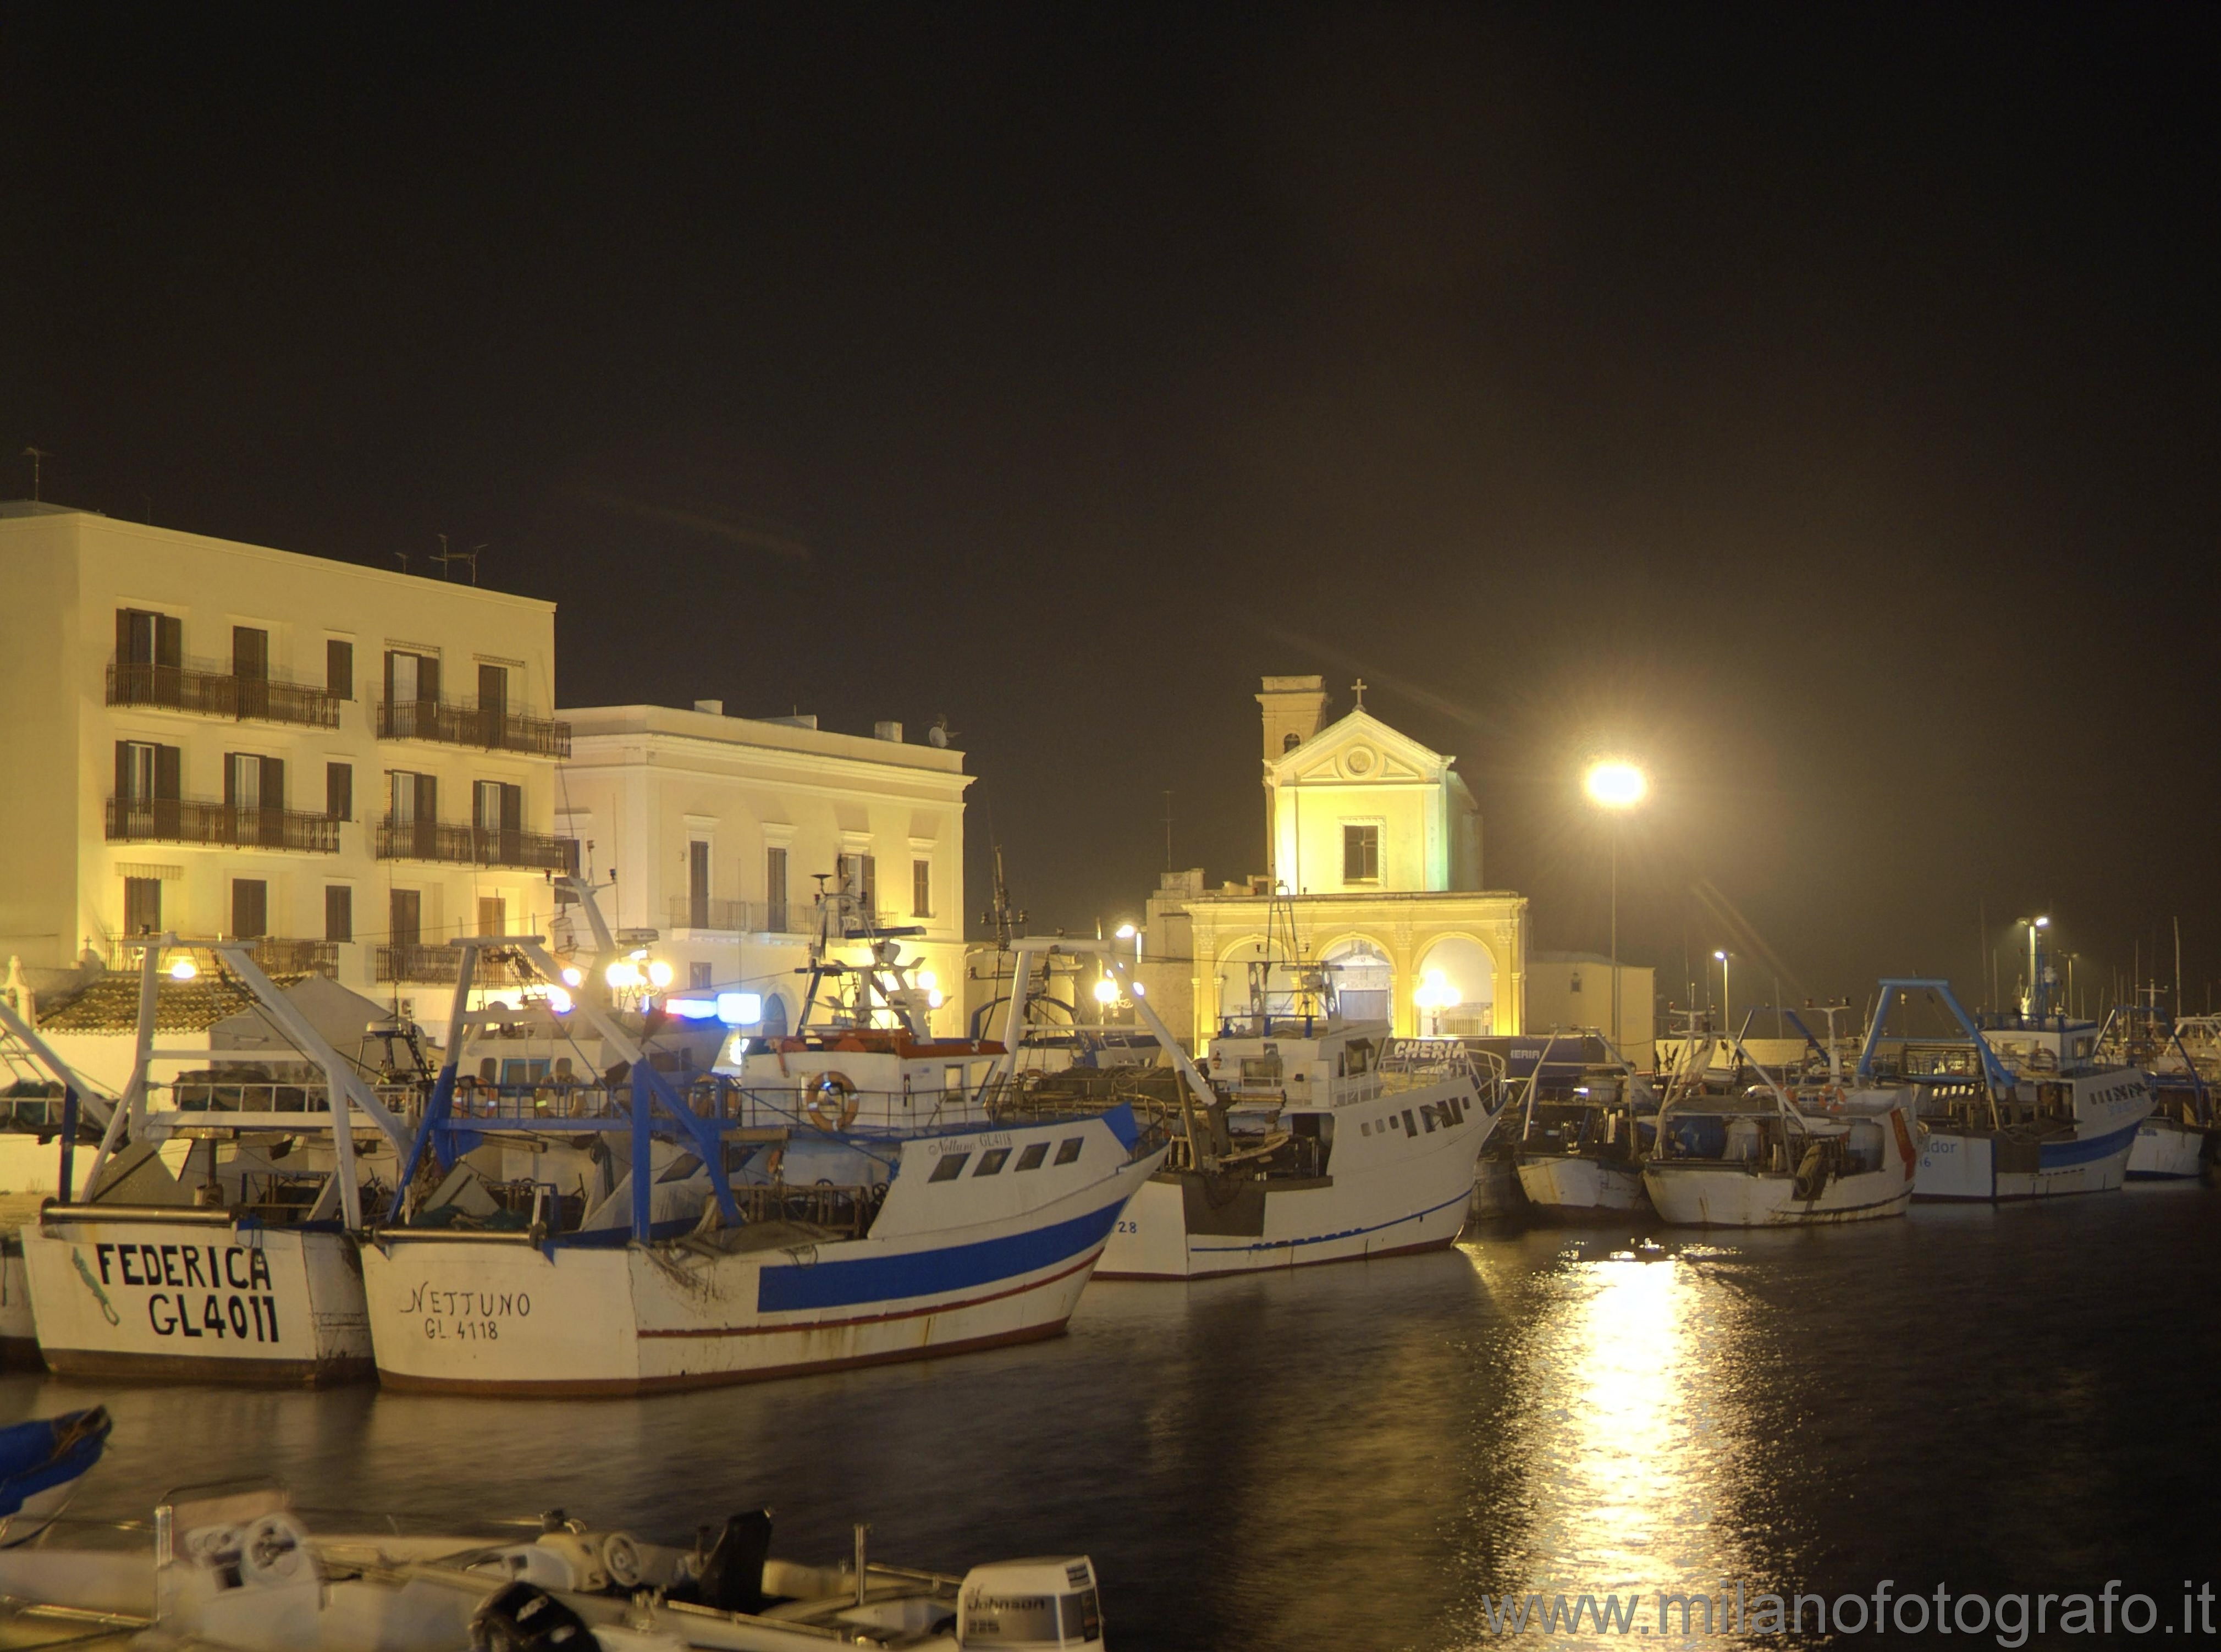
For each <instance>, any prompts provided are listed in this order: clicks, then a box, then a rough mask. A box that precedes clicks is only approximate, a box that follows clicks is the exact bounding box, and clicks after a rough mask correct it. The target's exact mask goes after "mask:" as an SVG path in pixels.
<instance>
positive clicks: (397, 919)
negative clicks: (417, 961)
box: [385, 889, 424, 947]
mask: <svg viewBox="0 0 2221 1652" xmlns="http://www.w3.org/2000/svg"><path fill="white" fill-rule="evenodd" d="M385 938H386V940H387V941H389V942H391V943H392V944H393V945H395V946H397V947H415V946H421V945H422V944H423V940H424V892H423V891H422V890H421V889H397V890H395V891H393V892H392V893H391V895H389V896H388V897H387V898H386V920H385Z"/></svg>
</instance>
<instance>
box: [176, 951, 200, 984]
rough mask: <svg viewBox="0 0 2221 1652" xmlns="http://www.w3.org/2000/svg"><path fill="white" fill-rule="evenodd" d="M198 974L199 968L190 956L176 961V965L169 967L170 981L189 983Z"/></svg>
mask: <svg viewBox="0 0 2221 1652" xmlns="http://www.w3.org/2000/svg"><path fill="white" fill-rule="evenodd" d="M199 973H201V967H200V966H199V965H198V964H197V963H195V962H194V961H192V959H191V956H190V955H188V956H186V957H183V958H180V959H178V961H177V962H176V963H174V964H172V965H171V966H170V979H172V980H173V981H190V980H191V979H193V978H194V977H195V976H197V975H198V974H199Z"/></svg>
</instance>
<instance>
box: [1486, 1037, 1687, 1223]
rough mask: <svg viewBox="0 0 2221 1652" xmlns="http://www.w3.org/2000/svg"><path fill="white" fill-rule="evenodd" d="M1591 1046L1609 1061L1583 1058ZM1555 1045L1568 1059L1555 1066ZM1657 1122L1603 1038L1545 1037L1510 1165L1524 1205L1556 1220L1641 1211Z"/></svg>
mask: <svg viewBox="0 0 2221 1652" xmlns="http://www.w3.org/2000/svg"><path fill="white" fill-rule="evenodd" d="M1592 1041H1593V1042H1595V1043H1596V1044H1597V1045H1598V1046H1599V1047H1600V1048H1599V1049H1598V1052H1597V1053H1598V1054H1605V1056H1606V1057H1607V1058H1608V1059H1606V1060H1604V1061H1592V1060H1590V1059H1587V1056H1588V1054H1589V1051H1588V1049H1587V1046H1588V1045H1589V1044H1590V1043H1591V1042H1592ZM1561 1046H1562V1047H1563V1048H1565V1051H1566V1054H1567V1057H1569V1058H1570V1059H1569V1060H1567V1061H1561V1062H1559V1063H1556V1064H1553V1062H1552V1061H1551V1056H1552V1055H1553V1054H1555V1053H1556V1052H1557V1051H1558V1049H1559V1048H1561ZM1656 1116H1657V1102H1656V1099H1655V1098H1654V1097H1653V1096H1652V1095H1651V1093H1650V1090H1649V1085H1648V1083H1646V1081H1645V1080H1644V1079H1643V1078H1642V1074H1640V1073H1636V1071H1635V1069H1634V1067H1631V1066H1630V1064H1629V1063H1628V1062H1627V1061H1626V1060H1625V1059H1624V1058H1623V1057H1621V1055H1620V1054H1619V1052H1618V1051H1617V1050H1616V1049H1613V1048H1611V1044H1610V1042H1609V1041H1607V1040H1605V1038H1604V1037H1603V1036H1602V1035H1601V1034H1598V1033H1580V1032H1575V1033H1573V1034H1570V1035H1567V1036H1564V1037H1562V1038H1561V1037H1560V1036H1557V1035H1555V1034H1554V1035H1551V1036H1548V1037H1547V1038H1546V1039H1545V1040H1544V1041H1543V1047H1542V1053H1541V1054H1540V1055H1539V1056H1538V1058H1537V1059H1536V1062H1535V1066H1534V1070H1533V1071H1532V1072H1531V1073H1529V1074H1528V1078H1527V1085H1526V1094H1525V1097H1524V1098H1523V1104H1522V1106H1521V1109H1520V1118H1519V1136H1518V1141H1517V1148H1516V1155H1517V1157H1516V1160H1515V1162H1516V1163H1517V1167H1518V1172H1519V1186H1520V1188H1521V1190H1522V1191H1523V1192H1524V1193H1525V1194H1526V1196H1527V1202H1528V1203H1529V1204H1530V1205H1532V1206H1533V1207H1534V1209H1535V1210H1536V1212H1537V1213H1539V1214H1541V1215H1543V1216H1548V1217H1578V1216H1580V1215H1581V1214H1583V1213H1585V1212H1589V1211H1635V1210H1640V1209H1642V1207H1643V1206H1644V1205H1645V1204H1646V1203H1647V1198H1646V1195H1645V1194H1644V1192H1643V1191H1642V1156H1643V1154H1644V1152H1645V1151H1646V1149H1647V1148H1648V1145H1649V1138H1650V1137H1651V1136H1652V1135H1653V1134H1655V1129H1656Z"/></svg>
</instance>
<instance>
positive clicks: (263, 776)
mask: <svg viewBox="0 0 2221 1652" xmlns="http://www.w3.org/2000/svg"><path fill="white" fill-rule="evenodd" d="M223 806H224V807H225V808H226V809H228V810H230V811H231V817H232V830H233V833H234V838H233V841H234V842H240V843H277V842H281V841H282V840H283V837H284V834H285V759H284V758H282V757H259V756H257V755H255V754H253V753H252V752H226V753H225V754H224V758H223Z"/></svg>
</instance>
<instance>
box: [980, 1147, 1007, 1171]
mask: <svg viewBox="0 0 2221 1652" xmlns="http://www.w3.org/2000/svg"><path fill="white" fill-rule="evenodd" d="M1009 1162H1010V1148H988V1149H987V1150H986V1152H985V1153H983V1154H981V1155H979V1168H978V1169H977V1170H975V1171H973V1175H975V1176H992V1175H996V1174H998V1173H1000V1172H1001V1170H1002V1168H1003V1167H1004V1165H1006V1164H1008V1163H1009Z"/></svg>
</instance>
